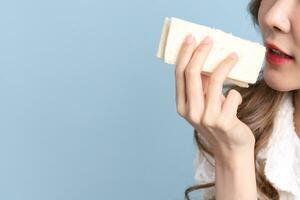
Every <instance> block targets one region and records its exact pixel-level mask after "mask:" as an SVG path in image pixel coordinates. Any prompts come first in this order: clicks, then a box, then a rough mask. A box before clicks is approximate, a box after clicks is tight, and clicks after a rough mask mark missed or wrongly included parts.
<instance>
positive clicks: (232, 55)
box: [229, 52, 238, 59]
mask: <svg viewBox="0 0 300 200" xmlns="http://www.w3.org/2000/svg"><path fill="white" fill-rule="evenodd" d="M229 57H230V58H232V59H236V58H238V54H237V53H236V52H232V53H231V54H230V55H229Z"/></svg>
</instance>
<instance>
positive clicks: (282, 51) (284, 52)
mask: <svg viewBox="0 0 300 200" xmlns="http://www.w3.org/2000/svg"><path fill="white" fill-rule="evenodd" d="M265 46H266V47H267V48H268V49H275V50H277V51H280V52H281V53H283V54H285V55H287V56H290V57H292V58H293V55H291V54H290V53H287V52H286V51H284V50H282V49H280V48H279V47H277V46H276V45H275V44H273V43H271V42H268V41H266V42H265Z"/></svg>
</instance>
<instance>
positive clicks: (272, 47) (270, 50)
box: [265, 42, 295, 59]
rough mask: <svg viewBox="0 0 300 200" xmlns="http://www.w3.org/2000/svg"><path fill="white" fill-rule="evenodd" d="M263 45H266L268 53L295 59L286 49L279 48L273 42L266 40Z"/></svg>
mask: <svg viewBox="0 0 300 200" xmlns="http://www.w3.org/2000/svg"><path fill="white" fill-rule="evenodd" d="M265 46H266V48H267V52H268V53H269V54H272V55H276V56H279V57H282V58H288V59H295V57H294V56H293V55H291V54H289V53H287V52H286V51H284V50H282V49H280V48H279V47H277V46H276V45H275V44H272V43H269V42H266V43H265Z"/></svg>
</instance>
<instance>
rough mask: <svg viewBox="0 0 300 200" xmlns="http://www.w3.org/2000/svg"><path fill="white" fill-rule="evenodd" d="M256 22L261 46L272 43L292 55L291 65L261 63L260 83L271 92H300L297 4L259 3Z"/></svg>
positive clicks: (299, 6)
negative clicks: (259, 31)
mask: <svg viewBox="0 0 300 200" xmlns="http://www.w3.org/2000/svg"><path fill="white" fill-rule="evenodd" d="M258 22H259V26H260V30H261V33H262V37H263V41H264V43H265V44H266V43H272V44H275V45H276V46H277V47H279V48H280V49H281V50H283V51H284V52H286V53H288V54H289V55H292V56H293V57H294V58H293V59H292V60H291V62H288V63H284V64H274V63H273V64H271V63H269V62H268V61H267V59H266V62H265V69H264V79H265V81H266V83H267V84H268V85H269V86H270V87H271V88H273V89H275V90H278V91H290V90H295V89H300V1H299V0H261V5H260V8H259V12H258Z"/></svg>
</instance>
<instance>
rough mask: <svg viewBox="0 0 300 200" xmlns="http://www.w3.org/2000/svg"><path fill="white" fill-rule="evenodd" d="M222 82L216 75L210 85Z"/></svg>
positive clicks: (211, 79) (212, 77)
mask: <svg viewBox="0 0 300 200" xmlns="http://www.w3.org/2000/svg"><path fill="white" fill-rule="evenodd" d="M220 82H222V80H221V79H220V77H219V76H217V75H216V74H215V73H214V74H213V75H212V76H211V77H210V83H220Z"/></svg>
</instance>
